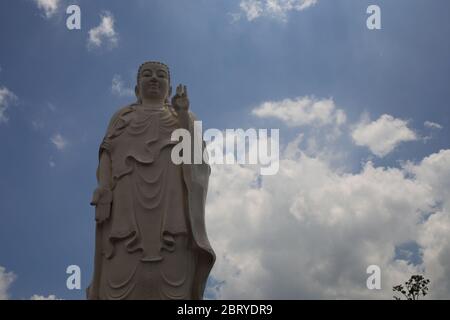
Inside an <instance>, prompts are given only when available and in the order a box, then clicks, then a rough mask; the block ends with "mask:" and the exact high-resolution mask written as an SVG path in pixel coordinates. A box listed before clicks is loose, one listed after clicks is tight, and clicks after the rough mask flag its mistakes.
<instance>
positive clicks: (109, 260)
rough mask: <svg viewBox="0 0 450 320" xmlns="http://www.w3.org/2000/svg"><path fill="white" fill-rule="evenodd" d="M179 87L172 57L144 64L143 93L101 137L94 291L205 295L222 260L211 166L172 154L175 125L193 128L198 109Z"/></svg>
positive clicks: (100, 294)
mask: <svg viewBox="0 0 450 320" xmlns="http://www.w3.org/2000/svg"><path fill="white" fill-rule="evenodd" d="M171 91H172V88H171V86H170V71H169V68H168V66H167V65H165V64H163V63H161V62H155V61H150V62H145V63H144V64H142V65H141V66H140V67H139V70H138V73H137V85H136V88H135V92H136V97H137V101H136V102H135V103H133V104H130V105H128V106H125V107H123V108H121V109H120V110H118V111H117V112H116V113H115V114H114V115H113V116H112V118H111V121H110V123H109V125H108V128H107V130H106V134H105V136H104V138H103V141H102V142H101V144H100V148H99V164H98V168H97V181H98V186H97V188H96V189H95V191H94V194H93V197H92V201H91V205H93V206H95V221H96V236H95V237H96V240H95V258H94V274H93V279H92V282H91V284H90V286H89V287H88V289H87V298H88V299H102V300H103V299H104V300H114V299H139V300H146V299H164V300H166V299H202V298H203V293H204V289H205V285H206V281H207V278H208V275H209V273H210V271H211V268H212V266H213V264H214V261H215V253H214V251H213V249H212V248H211V245H210V243H209V241H208V237H207V233H206V227H205V201H206V194H207V189H208V180H209V174H210V170H211V169H210V166H209V165H208V163H206V162H202V163H200V164H193V163H194V162H193V161H191V162H190V164H189V163H182V164H175V163H174V162H173V161H172V159H171V151H172V148H173V147H174V146H175V145H176V144H177V143H178V141H172V139H171V135H172V132H173V131H174V130H176V129H178V128H183V129H186V130H188V131H189V133H190V134H191V135H192V136H193V134H194V133H193V130H194V120H195V116H194V115H193V113H192V112H190V110H189V108H190V105H189V98H188V94H187V89H186V86H184V85H179V86H178V87H177V88H176V93H175V95H174V96H173V97H172V99H170V96H171ZM169 101H170V102H169ZM203 147H204V142H203Z"/></svg>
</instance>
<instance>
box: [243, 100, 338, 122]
mask: <svg viewBox="0 0 450 320" xmlns="http://www.w3.org/2000/svg"><path fill="white" fill-rule="evenodd" d="M252 113H253V114H254V115H256V116H257V117H259V118H277V119H280V120H282V121H283V122H284V123H285V124H286V125H288V126H290V127H300V126H304V125H316V126H323V125H328V124H335V125H338V126H339V125H342V124H344V123H345V122H346V115H345V112H344V111H343V110H341V109H337V108H336V105H335V103H334V101H333V100H332V99H319V100H317V99H315V98H312V97H298V98H295V99H293V100H292V99H284V100H282V101H268V102H264V103H262V104H261V105H260V106H258V107H257V108H255V109H253V111H252Z"/></svg>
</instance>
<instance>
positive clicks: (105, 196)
mask: <svg viewBox="0 0 450 320" xmlns="http://www.w3.org/2000/svg"><path fill="white" fill-rule="evenodd" d="M111 202H112V191H111V190H109V189H106V188H97V189H95V191H94V194H93V196H92V200H91V205H92V206H95V221H97V223H102V222H104V221H106V220H108V218H109V216H110V213H111Z"/></svg>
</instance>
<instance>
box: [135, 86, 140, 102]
mask: <svg viewBox="0 0 450 320" xmlns="http://www.w3.org/2000/svg"><path fill="white" fill-rule="evenodd" d="M134 94H135V95H136V98H137V99H138V100H139V99H140V96H139V88H138V86H135V87H134Z"/></svg>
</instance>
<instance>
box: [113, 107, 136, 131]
mask: <svg viewBox="0 0 450 320" xmlns="http://www.w3.org/2000/svg"><path fill="white" fill-rule="evenodd" d="M135 110H136V104H129V105H126V106H124V107H121V108H119V110H117V111H116V112H115V113H114V114H113V116H112V117H111V120H110V121H109V125H108V130H107V131H108V132H109V131H111V130H112V129H113V128H114V127H115V126H116V124H117V123H118V122H120V121H124V120H125V118H126V117H127V115H129V114H131V113H133V112H134V111H135Z"/></svg>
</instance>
